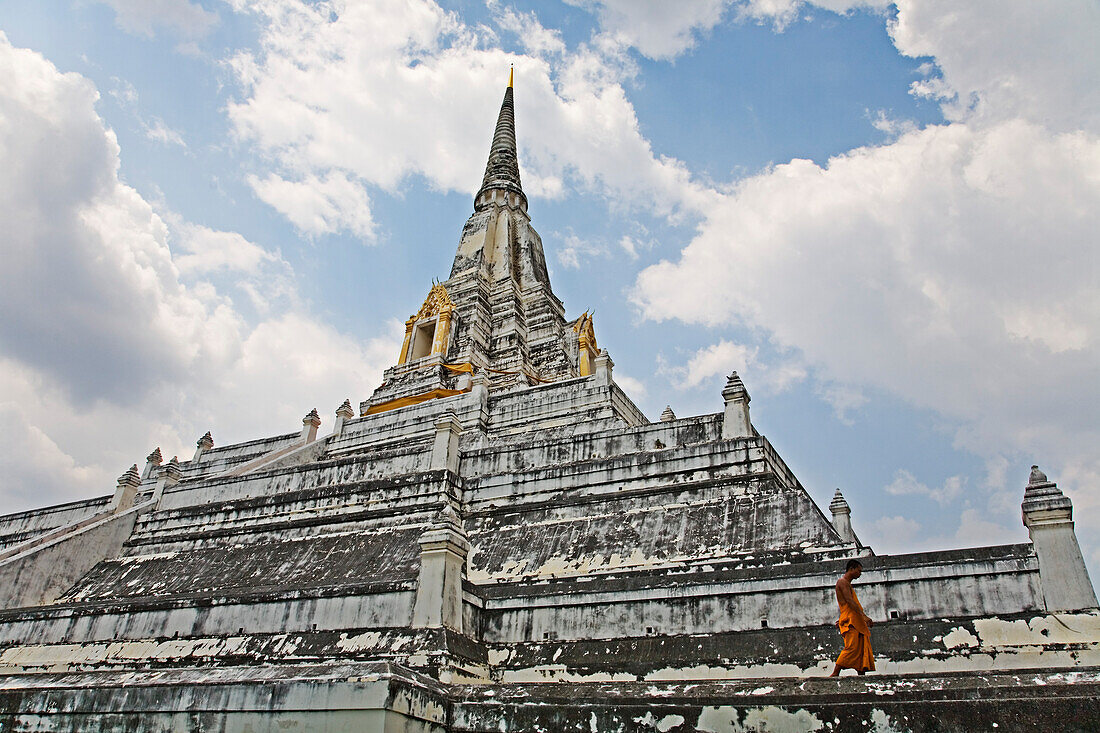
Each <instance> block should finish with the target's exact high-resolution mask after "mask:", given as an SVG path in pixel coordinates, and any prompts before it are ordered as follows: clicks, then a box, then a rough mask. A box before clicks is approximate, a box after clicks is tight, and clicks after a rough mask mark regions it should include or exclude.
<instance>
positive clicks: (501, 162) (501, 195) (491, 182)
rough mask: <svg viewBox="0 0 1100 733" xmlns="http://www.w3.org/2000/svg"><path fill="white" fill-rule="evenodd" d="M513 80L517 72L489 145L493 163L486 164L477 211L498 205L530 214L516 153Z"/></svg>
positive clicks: (506, 92)
mask: <svg viewBox="0 0 1100 733" xmlns="http://www.w3.org/2000/svg"><path fill="white" fill-rule="evenodd" d="M513 77H514V72H512V73H510V74H509V78H508V88H507V89H505V90H504V100H503V101H502V102H501V105H500V114H499V115H498V116H497V125H496V128H495V129H494V131H493V142H492V144H491V145H490V146H489V160H488V161H487V162H486V163H485V177H484V178H482V180H481V188H480V189H479V190H478V192H477V195H475V196H474V210H475V211H482V210H483V209H485V208H486V207H487V206H491V205H493V204H494V203H495V204H496V205H507V206H508V207H512V208H516V207H518V208H519V209H520V210H522V211H527V196H526V195H525V194H524V193H523V185H522V184H521V183H520V177H519V157H518V154H517V152H516V116H515V114H516V113H515V105H514V102H513V90H512V81H513Z"/></svg>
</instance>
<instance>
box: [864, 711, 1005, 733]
mask: <svg viewBox="0 0 1100 733" xmlns="http://www.w3.org/2000/svg"><path fill="white" fill-rule="evenodd" d="M871 725H873V726H874V727H873V728H871V733H910V731H909V729H908V728H898V727H896V726H895V725H894V722H893V721H892V720H890V716H889V715H887V714H886V712H885V711H883V710H879V709H878V708H875V709H874V710H872V711H871ZM993 727H994V728H996V727H997V724H996V723H994V724H993Z"/></svg>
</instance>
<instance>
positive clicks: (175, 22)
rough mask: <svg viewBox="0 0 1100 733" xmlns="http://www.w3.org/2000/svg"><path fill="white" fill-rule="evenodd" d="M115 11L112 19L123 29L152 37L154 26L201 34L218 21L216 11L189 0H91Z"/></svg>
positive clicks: (194, 34) (186, 35)
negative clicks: (205, 8)
mask: <svg viewBox="0 0 1100 733" xmlns="http://www.w3.org/2000/svg"><path fill="white" fill-rule="evenodd" d="M95 1H96V2H100V3H102V4H104V5H107V6H109V7H110V8H111V9H112V10H114V11H115V23H116V25H118V27H119V28H121V29H122V30H124V31H126V32H127V33H133V34H135V35H139V36H145V37H146V38H152V37H153V36H154V34H155V32H156V29H157V28H158V27H161V28H169V29H171V30H172V31H174V32H175V33H177V34H179V35H181V36H185V37H188V38H199V37H202V36H205V35H206V34H207V33H208V32H209V31H210V29H211V28H213V27H214V26H215V25H217V23H218V15H217V13H213V12H210V11H208V10H204V9H203V7H202V6H201V5H200V4H198V3H193V2H190V1H189V0H95Z"/></svg>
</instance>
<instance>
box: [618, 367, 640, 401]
mask: <svg viewBox="0 0 1100 733" xmlns="http://www.w3.org/2000/svg"><path fill="white" fill-rule="evenodd" d="M615 381H616V382H618V384H619V386H620V387H622V388H623V389H624V390H625V391H626V393H627V394H628V395H630V397H631V398H633V399H635V400H640V399H642V398H643V397H645V393H646V389H645V383H644V382H643V381H642V380H640V379H635V378H634V377H630V376H627V375H626V374H621V373H620V372H618V371H616V372H615Z"/></svg>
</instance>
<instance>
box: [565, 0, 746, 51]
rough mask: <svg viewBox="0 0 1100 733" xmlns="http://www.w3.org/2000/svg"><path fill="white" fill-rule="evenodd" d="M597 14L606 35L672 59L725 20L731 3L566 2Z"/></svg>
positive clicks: (687, 0) (690, 0)
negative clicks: (724, 15) (725, 14)
mask: <svg viewBox="0 0 1100 733" xmlns="http://www.w3.org/2000/svg"><path fill="white" fill-rule="evenodd" d="M566 1H567V2H570V3H571V4H573V5H578V6H580V7H584V8H587V9H589V10H591V11H593V12H595V13H596V16H597V18H598V19H599V22H600V27H601V29H602V30H603V32H605V33H607V34H608V35H610V36H611V37H613V38H615V39H616V40H617V41H618V42H620V43H623V44H625V45H628V46H633V47H634V48H636V49H638V51H639V53H641V54H642V55H644V56H648V57H649V58H651V59H672V58H675V57H676V56H679V55H680V54H682V53H683V52H685V51H687V50H689V49H691V48H693V47H694V46H695V43H696V41H697V39H698V36H699V34H702V33H706V32H707V31H709V30H710V29H711V28H713V27H714V26H716V25H718V23H719V22H720V21H721V20H722V16H723V14H724V13H725V11H726V8H727V7H728V6H729V5H730V2H731V0H685V1H683V2H666V1H665V0H566Z"/></svg>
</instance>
